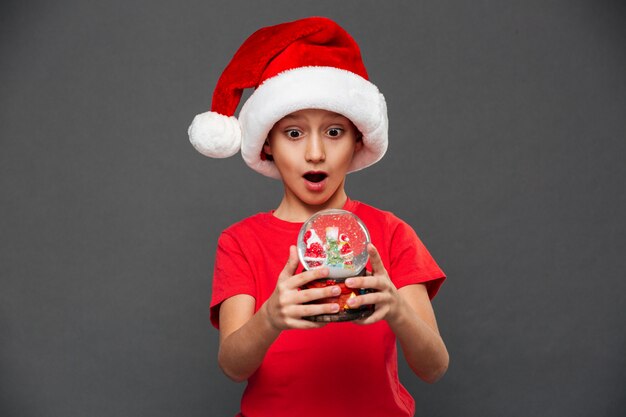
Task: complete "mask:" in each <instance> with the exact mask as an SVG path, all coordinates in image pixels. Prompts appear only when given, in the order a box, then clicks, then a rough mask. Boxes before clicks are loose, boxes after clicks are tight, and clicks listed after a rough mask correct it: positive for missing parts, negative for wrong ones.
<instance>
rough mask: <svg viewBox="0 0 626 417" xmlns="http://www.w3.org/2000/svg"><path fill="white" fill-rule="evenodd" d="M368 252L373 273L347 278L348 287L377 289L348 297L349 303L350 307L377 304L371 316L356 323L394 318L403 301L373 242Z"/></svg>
mask: <svg viewBox="0 0 626 417" xmlns="http://www.w3.org/2000/svg"><path fill="white" fill-rule="evenodd" d="M367 252H368V254H369V256H370V262H371V264H372V274H371V275H366V276H362V277H354V278H348V279H347V280H346V286H347V287H350V288H368V289H373V290H375V292H371V293H368V294H363V295H359V296H356V297H353V298H349V299H348V301H347V303H348V306H350V308H359V307H361V306H362V305H367V304H374V305H375V306H376V310H375V311H374V313H372V315H371V316H369V317H366V318H364V319H361V320H356V321H355V323H358V324H372V323H375V322H377V321H379V320H389V319H391V318H393V315H394V314H395V313H396V312H397V311H398V305H399V304H400V303H401V302H402V299H401V297H400V294H399V293H398V290H397V289H396V287H395V285H393V282H391V279H390V278H389V275H388V274H387V270H386V269H385V266H384V265H383V261H382V260H381V259H380V255H379V254H378V250H377V249H376V247H375V246H374V245H373V244H371V243H370V244H368V245H367Z"/></svg>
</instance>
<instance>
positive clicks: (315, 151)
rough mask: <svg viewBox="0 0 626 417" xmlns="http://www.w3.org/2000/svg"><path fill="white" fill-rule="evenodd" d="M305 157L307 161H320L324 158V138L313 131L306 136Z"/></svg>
mask: <svg viewBox="0 0 626 417" xmlns="http://www.w3.org/2000/svg"><path fill="white" fill-rule="evenodd" d="M307 139H308V140H307V143H306V154H305V158H306V160H307V161H308V162H322V161H324V160H325V159H326V151H325V149H324V138H323V137H322V136H321V135H320V134H318V133H313V134H311V135H310V136H309V137H308V138H307Z"/></svg>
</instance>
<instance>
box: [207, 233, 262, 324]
mask: <svg viewBox="0 0 626 417" xmlns="http://www.w3.org/2000/svg"><path fill="white" fill-rule="evenodd" d="M255 287H256V286H255V282H254V278H253V275H252V272H251V269H250V265H249V263H248V260H247V259H246V256H245V255H244V252H243V251H242V250H241V246H240V245H239V243H238V242H237V240H236V239H234V238H233V237H232V236H231V235H230V234H228V233H225V232H224V233H222V234H221V235H220V237H219V239H218V241H217V253H216V255H215V268H214V270H213V290H212V294H211V308H210V315H211V324H213V326H214V327H215V328H218V329H219V308H220V304H221V303H222V302H223V301H224V300H226V299H228V298H230V297H232V296H235V295H238V294H249V295H252V296H254V294H255Z"/></svg>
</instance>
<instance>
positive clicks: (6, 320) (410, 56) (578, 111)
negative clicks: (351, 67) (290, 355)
mask: <svg viewBox="0 0 626 417" xmlns="http://www.w3.org/2000/svg"><path fill="white" fill-rule="evenodd" d="M308 15H325V16H329V17H332V18H334V19H335V20H337V21H338V22H339V23H340V24H341V25H342V26H344V27H345V28H346V29H347V30H348V31H349V32H351V33H352V34H353V36H354V37H355V38H356V39H357V41H358V42H359V43H360V45H361V47H362V51H363V54H364V57H365V62H366V65H367V67H368V70H369V72H370V77H371V79H372V81H373V82H374V83H375V84H377V85H378V86H379V88H380V89H381V91H382V92H383V93H384V94H385V96H386V98H387V101H388V104H389V114H390V123H391V129H390V138H391V139H390V150H389V152H388V154H387V156H386V157H385V158H384V159H383V161H382V162H380V163H379V164H377V165H376V166H374V167H372V168H370V169H368V170H366V171H364V172H361V173H357V174H353V175H351V176H350V177H349V180H348V192H349V195H350V196H351V197H352V198H354V199H360V200H363V201H366V202H368V203H370V204H373V205H376V206H379V207H381V208H384V209H387V210H391V211H393V212H395V213H396V214H397V215H399V216H400V217H402V218H404V219H405V220H407V221H408V222H409V223H410V224H412V225H413V226H414V228H415V229H416V230H417V232H418V233H419V234H420V236H421V237H422V239H423V240H424V242H425V243H426V245H427V246H428V248H429V249H430V250H431V252H432V253H433V255H434V256H435V258H436V259H437V260H438V262H439V263H440V264H441V266H442V267H443V268H444V270H445V271H446V272H447V273H448V275H449V279H448V281H447V282H446V284H445V285H444V287H443V288H442V290H441V292H440V294H439V296H438V297H437V298H436V299H435V301H434V306H435V309H436V312H437V316H438V320H439V324H440V327H441V332H442V334H443V337H444V339H445V341H446V342H447V345H448V348H449V351H450V354H451V365H450V369H449V371H448V373H447V375H446V376H445V378H444V379H443V380H442V381H440V382H439V383H437V384H435V385H432V386H429V385H427V384H425V383H422V382H420V381H419V380H418V379H417V378H415V377H412V376H411V375H410V372H409V371H408V369H407V367H406V366H404V364H402V369H401V374H402V378H403V381H404V384H405V385H406V386H407V388H408V389H409V391H410V392H411V393H412V395H413V396H414V397H415V399H416V401H417V411H418V415H420V416H463V417H467V416H477V417H484V416H568V417H573V416H594V417H598V416H623V415H624V408H625V407H626V401H625V392H626V386H625V376H624V371H626V366H625V365H626V364H625V355H624V352H625V350H626V340H625V338H626V337H625V335H626V315H625V312H624V301H623V300H624V293H625V290H626V284H625V276H624V270H625V268H626V265H625V261H624V259H625V258H626V257H624V249H625V224H626V222H625V221H624V213H625V212H626V204H625V202H626V201H625V200H626V197H625V193H624V191H625V174H626V172H625V171H626V170H625V168H624V166H625V164H624V159H625V158H624V156H625V150H626V149H625V147H626V146H625V131H626V42H625V41H626V36H625V35H626V29H625V28H626V24H625V23H624V22H625V18H626V6H625V3H624V2H621V1H591V0H590V1H580V0H574V1H538V0H533V1H496V0H491V1H415V2H409V1H405V2H393V1H390V2H382V1H341V2H330V1H320V0H317V1H272V2H268V1H246V2H209V1H206V0H202V1H201V0H196V1H186V2H174V1H171V2H167V1H164V0H163V1H147V0H145V1H138V0H133V1H120V0H117V1H98V2H96V1H84V0H74V1H71V0H63V1H48V2H46V1H31V2H25V1H8V2H7V1H4V2H2V9H1V13H0V37H1V40H0V77H1V80H0V135H1V136H0V137H1V141H2V142H1V143H2V146H1V148H0V149H1V151H0V152H1V153H0V187H1V194H0V204H1V216H0V236H1V245H2V246H1V252H0V279H1V288H0V415H2V416H3V417H13V416H16V417H17V416H20V417H30V416H59V417H68V416H80V417H82V416H154V417H157V416H229V415H233V414H234V413H235V412H236V411H237V410H238V402H239V396H240V392H241V391H242V389H243V385H237V384H235V383H232V382H230V381H229V380H228V379H226V378H225V377H224V376H223V375H222V374H221V373H220V371H219V370H218V368H217V365H216V351H217V339H218V333H217V331H215V330H214V329H213V328H211V327H210V324H209V321H208V309H207V305H208V302H209V298H210V284H211V271H212V266H213V253H214V250H215V244H216V238H217V236H218V234H219V232H220V231H221V230H222V229H224V228H225V227H226V226H228V225H229V224H231V223H233V222H234V221H236V220H239V219H241V218H243V217H245V216H248V215H250V214H253V213H256V212H258V211H265V210H269V209H271V208H274V207H275V206H276V205H277V203H278V201H279V199H280V197H281V192H282V189H281V186H280V183H279V182H277V181H274V180H270V179H266V178H263V177H261V176H260V175H258V174H256V173H254V172H252V171H251V170H249V169H247V167H245V165H244V164H243V162H242V161H241V158H240V157H239V156H236V157H233V158H230V159H227V160H209V159H207V158H204V157H203V156H201V155H200V154H198V153H196V152H195V151H194V150H193V149H192V147H191V146H190V145H189V143H188V140H187V136H186V129H187V126H188V125H189V123H190V122H191V119H192V117H193V116H194V115H195V114H196V113H200V112H203V111H205V110H206V109H207V108H208V106H209V103H210V97H211V94H212V90H213V87H214V86H215V83H216V81H217V78H218V77H219V75H220V73H221V71H222V69H223V68H224V67H225V65H226V64H227V62H228V60H229V59H230V57H231V56H232V54H233V53H234V51H235V50H236V49H237V47H238V46H239V45H240V43H241V42H242V41H243V40H244V39H245V38H246V37H247V36H248V35H249V34H250V33H252V32H253V31H254V30H256V29H258V28H259V27H261V26H266V25H270V24H275V23H279V22H282V21H286V20H291V19H296V18H300V17H304V16H308ZM339 389H341V388H340V387H339Z"/></svg>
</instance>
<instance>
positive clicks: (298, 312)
mask: <svg viewBox="0 0 626 417" xmlns="http://www.w3.org/2000/svg"><path fill="white" fill-rule="evenodd" d="M297 266H298V255H297V252H296V248H295V246H291V247H290V249H289V260H288V261H287V264H286V265H285V268H284V269H283V271H282V272H281V273H280V275H279V277H278V281H277V283H276V288H275V289H274V292H273V293H272V295H271V296H270V298H269V299H268V300H267V301H266V302H265V303H264V304H263V305H262V306H261V308H260V309H259V310H258V311H257V312H256V313H254V310H255V306H256V301H255V299H254V297H252V296H250V295H245V294H241V295H236V296H234V297H231V298H229V299H227V300H225V301H224V302H223V303H222V304H221V306H220V348H219V353H218V363H219V366H220V368H221V369H222V371H224V373H225V374H226V375H227V376H228V377H229V378H231V379H232V380H234V381H237V382H241V381H244V380H246V379H248V378H249V377H250V376H251V375H252V374H253V373H254V372H255V371H256V370H257V368H258V367H259V366H260V365H261V363H262V362H263V358H264V357H265V354H266V353H267V350H268V349H269V348H270V346H271V345H272V343H273V342H274V341H275V340H276V338H277V337H278V336H279V335H280V333H281V332H282V331H283V330H287V329H313V328H317V327H322V326H323V325H324V323H315V322H311V321H307V320H303V319H302V317H303V316H313V315H318V314H330V313H336V312H337V311H339V305H338V304H310V305H304V303H307V302H309V301H312V300H316V299H319V298H325V297H331V296H334V295H338V294H339V292H340V289H339V287H338V286H332V287H325V288H313V289H308V290H301V291H300V290H299V288H300V287H301V286H303V285H304V284H306V283H308V282H310V281H313V280H316V279H320V278H325V277H326V276H327V275H328V269H327V268H320V269H316V270H312V271H305V272H303V273H301V274H297V275H294V273H295V271H296V268H297Z"/></svg>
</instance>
